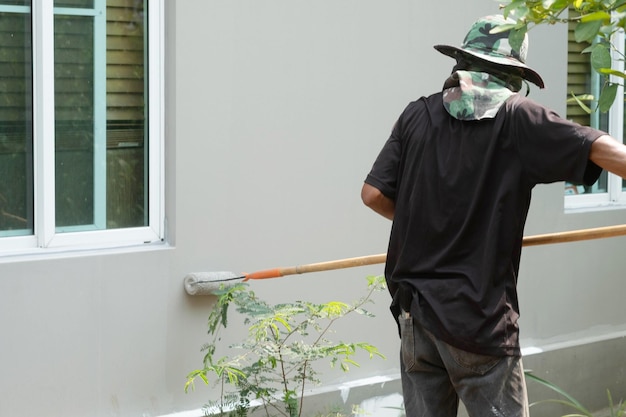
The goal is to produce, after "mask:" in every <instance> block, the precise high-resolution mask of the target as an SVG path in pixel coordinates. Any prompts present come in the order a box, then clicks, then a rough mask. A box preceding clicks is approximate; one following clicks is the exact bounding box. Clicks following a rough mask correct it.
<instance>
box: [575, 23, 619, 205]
mask: <svg viewBox="0 0 626 417" xmlns="http://www.w3.org/2000/svg"><path fill="white" fill-rule="evenodd" d="M624 42H625V38H624V32H623V31H621V30H620V31H619V32H617V33H616V34H614V35H613V44H614V45H616V46H617V47H618V49H619V50H617V51H615V50H611V57H612V60H613V65H614V69H616V70H617V71H622V72H623V71H624V61H623V56H624V55H623V54H624V52H625V51H626V45H624ZM620 54H622V55H620ZM594 74H595V72H594ZM593 79H594V77H592V80H593ZM596 79H597V77H596ZM610 80H611V82H613V83H616V84H617V85H618V86H619V87H618V89H617V95H616V97H617V98H616V99H615V102H614V103H613V106H612V107H611V109H610V110H609V113H608V114H609V125H608V132H607V133H608V134H609V135H611V136H613V137H614V138H616V139H618V140H620V141H622V143H623V142H624V100H623V99H620V98H621V97H624V87H623V82H624V80H623V79H620V78H618V77H616V76H614V75H611V77H610ZM593 84H594V85H595V84H597V82H593ZM592 116H593V115H592ZM596 119H597V118H596ZM607 175H608V177H607V192H604V193H589V194H579V195H566V196H565V211H566V212H580V211H597V210H610V209H624V208H626V190H623V189H622V178H621V177H620V176H618V175H615V174H612V173H610V172H608V173H607Z"/></svg>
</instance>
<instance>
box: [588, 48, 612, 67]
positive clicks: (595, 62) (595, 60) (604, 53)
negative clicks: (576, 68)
mask: <svg viewBox="0 0 626 417" xmlns="http://www.w3.org/2000/svg"><path fill="white" fill-rule="evenodd" d="M591 67H592V68H593V69H595V70H599V69H601V68H611V53H610V52H609V48H607V46H606V45H604V44H602V43H597V44H595V45H594V46H593V48H592V49H591Z"/></svg>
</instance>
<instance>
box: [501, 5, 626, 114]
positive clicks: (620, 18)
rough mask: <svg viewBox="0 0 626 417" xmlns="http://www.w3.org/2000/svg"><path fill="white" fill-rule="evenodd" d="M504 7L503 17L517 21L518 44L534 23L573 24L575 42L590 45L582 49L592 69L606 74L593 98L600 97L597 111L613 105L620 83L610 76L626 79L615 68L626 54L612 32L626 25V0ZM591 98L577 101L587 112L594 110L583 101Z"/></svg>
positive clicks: (514, 38) (515, 39) (513, 38)
mask: <svg viewBox="0 0 626 417" xmlns="http://www.w3.org/2000/svg"><path fill="white" fill-rule="evenodd" d="M502 9H503V14H504V16H506V17H510V18H512V19H514V20H515V21H516V24H515V25H513V28H512V31H511V35H510V37H509V41H510V42H511V44H512V45H517V46H519V45H520V44H521V42H522V39H523V34H525V33H526V32H527V31H528V30H530V29H531V28H532V27H534V26H537V25H541V24H549V25H554V24H558V23H566V24H567V23H570V22H572V23H574V24H575V25H576V26H575V29H574V38H575V40H576V42H579V43H581V42H585V43H589V44H590V46H589V47H588V48H586V49H585V50H584V51H583V52H584V53H591V66H592V68H593V70H594V71H596V72H598V73H599V74H601V75H603V76H605V77H604V80H605V81H604V85H603V86H602V89H601V93H600V97H597V98H596V97H592V99H593V100H597V103H598V104H597V110H599V111H601V112H606V111H608V110H609V109H610V108H611V106H612V105H613V103H614V101H615V98H616V95H617V88H618V86H619V84H620V83H621V82H617V81H612V80H611V78H609V76H610V75H612V76H614V77H618V78H619V79H624V78H626V73H624V71H623V70H618V69H615V67H616V66H617V64H618V63H621V62H623V61H624V58H625V57H624V56H623V55H622V54H620V53H618V49H616V48H615V46H614V44H613V43H612V41H613V35H614V34H615V33H616V32H617V31H620V30H624V28H625V27H626V0H510V1H508V2H507V3H506V4H505V5H504V6H503V8H502ZM568 11H569V13H568ZM611 51H613V54H614V56H613V58H612V57H611ZM588 98H589V97H585V98H575V100H576V101H577V102H578V103H579V104H581V107H582V108H583V109H584V110H585V111H587V112H591V111H592V109H590V108H589V107H587V106H586V105H584V104H582V102H583V101H586V100H587V99H588Z"/></svg>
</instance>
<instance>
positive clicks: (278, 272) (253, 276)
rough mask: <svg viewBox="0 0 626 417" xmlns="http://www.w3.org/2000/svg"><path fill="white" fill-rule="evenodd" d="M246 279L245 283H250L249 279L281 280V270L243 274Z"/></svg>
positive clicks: (274, 269)
mask: <svg viewBox="0 0 626 417" xmlns="http://www.w3.org/2000/svg"><path fill="white" fill-rule="evenodd" d="M243 276H244V279H243V282H246V281H248V280H249V279H268V278H279V277H282V276H283V274H282V273H281V268H273V269H265V270H263V271H256V272H251V273H249V274H246V273H244V274H243Z"/></svg>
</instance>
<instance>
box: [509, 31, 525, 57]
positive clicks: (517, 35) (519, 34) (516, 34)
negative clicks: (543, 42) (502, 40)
mask: <svg viewBox="0 0 626 417" xmlns="http://www.w3.org/2000/svg"><path fill="white" fill-rule="evenodd" d="M526 31H527V28H526V26H523V27H521V28H519V29H513V30H511V33H510V34H509V43H510V44H511V48H512V49H514V50H517V51H519V50H520V49H521V48H522V44H523V43H524V38H525V37H526Z"/></svg>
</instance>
